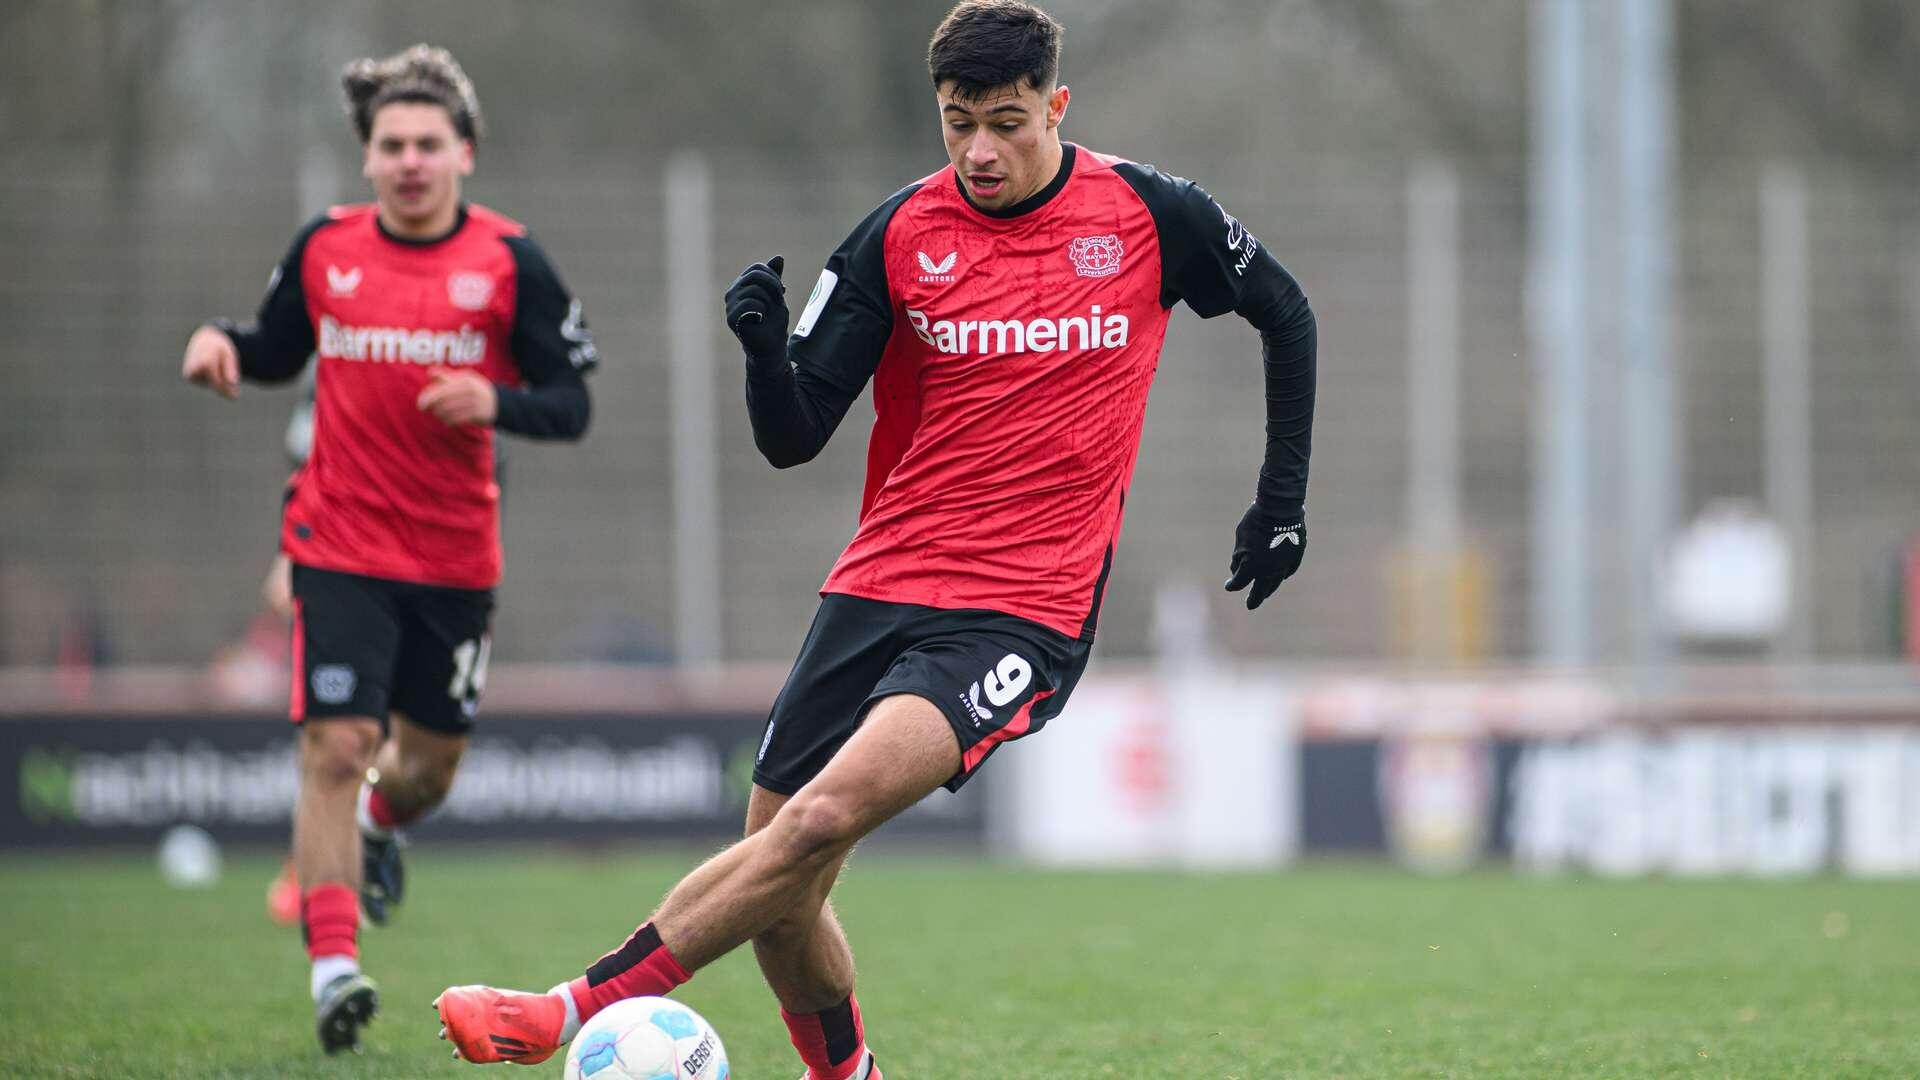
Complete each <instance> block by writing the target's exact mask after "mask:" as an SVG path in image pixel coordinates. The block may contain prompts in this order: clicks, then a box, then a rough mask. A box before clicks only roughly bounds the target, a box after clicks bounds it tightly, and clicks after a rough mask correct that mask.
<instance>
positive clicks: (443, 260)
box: [218, 205, 598, 589]
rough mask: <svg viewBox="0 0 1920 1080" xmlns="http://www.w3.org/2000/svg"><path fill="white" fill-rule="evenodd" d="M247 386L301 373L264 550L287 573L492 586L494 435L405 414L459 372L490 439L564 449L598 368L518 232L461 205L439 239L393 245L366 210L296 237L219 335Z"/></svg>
mask: <svg viewBox="0 0 1920 1080" xmlns="http://www.w3.org/2000/svg"><path fill="white" fill-rule="evenodd" d="M218 325H220V326H221V328H222V329H223V330H225V331H226V332H227V333H228V334H229V336H231V337H232V338H233V339H234V343H235V345H236V346H237V348H238V350H239V353H240V364H241V372H242V374H244V375H246V376H247V377H249V378H253V379H260V380H263V381H269V382H272V381H279V380H282V379H288V378H292V377H293V376H294V375H296V374H298V373H299V372H300V370H301V369H302V368H304V367H305V365H306V362H307V358H308V357H309V356H310V355H311V356H315V357H317V358H318V364H319V367H318V371H317V378H316V384H315V397H314V421H313V444H312V451H311V453H310V455H309V457H308V459H307V462H306V464H305V466H304V467H302V468H301V470H300V471H299V473H297V474H296V475H295V477H294V479H293V481H292V493H291V496H290V498H289V499H288V502H287V506H286V511H285V513H284V515H283V519H282V526H281V547H282V550H284V551H286V552H287V554H288V555H289V556H290V557H291V558H292V559H293V561H294V562H296V563H299V564H301V565H303V566H311V567H315V568H318V569H322V570H336V571H341V572H345V573H352V574H363V575H366V576H369V577H377V578H387V579H391V580H395V581H406V582H414V583H417V584H423V585H444V586H452V587H456V588H465V589H485V588H491V587H493V586H494V585H495V584H496V583H497V582H498V581H499V579H500V563H501V556H500V521H499V502H500V489H499V485H498V482H497V478H496V476H495V473H494V464H495V456H494V430H493V429H492V428H487V427H479V426H458V427H453V426H448V425H447V424H445V423H442V422H441V421H439V420H437V419H435V418H434V417H433V416H431V415H429V414H427V413H424V412H422V411H420V409H419V408H418V407H417V406H416V401H417V399H418V397H419V395H420V392H421V390H423V389H424V388H425V387H426V386H427V384H428V383H429V381H430V380H431V379H432V377H433V375H434V373H435V372H443V371H456V370H469V371H476V372H478V373H480V374H481V375H483V376H485V377H486V378H487V379H489V380H491V381H492V382H493V383H494V384H495V386H496V388H497V392H498V395H499V414H498V417H497V418H496V420H495V426H496V427H497V428H499V429H500V430H503V431H510V432H515V433H518V434H522V435H526V436H529V437H532V438H548V439H561V438H575V437H578V436H579V435H580V433H581V432H582V431H584V430H585V427H586V423H587V418H588V413H589V400H588V397H587V392H586V384H585V382H584V380H583V378H582V377H583V376H584V375H585V374H586V373H587V372H588V371H590V370H591V369H592V368H593V367H594V366H595V365H596V363H597V362H598V355H597V353H596V352H595V349H594V343H593V337H592V335H591V333H589V331H588V329H587V325H586V320H585V318H584V317H583V316H582V314H581V308H580V302H579V301H578V300H576V299H574V298H573V297H572V295H571V294H569V293H568V292H567V289H566V287H565V286H564V285H563V284H561V282H560V279H559V277H558V275H556V274H555V273H554V270H553V268H552V266H550V265H549V264H548V262H547V259H546V256H545V255H544V254H543V253H542V252H541V251H540V249H539V247H538V246H537V245H535V244H534V242H533V240H532V239H530V238H529V237H528V236H527V230H526V229H525V227H523V226H522V225H520V224H519V223H517V222H515V221H512V220H510V219H508V218H506V217H503V216H502V215H500V214H496V213H494V212H493V211H491V210H488V209H486V208H484V207H481V206H463V207H462V208H461V212H460V217H459V220H458V221H457V223H456V224H455V226H454V228H453V229H452V231H450V232H449V233H447V234H446V235H444V236H441V237H437V238H434V239H430V240H410V239H405V238H401V237H398V236H394V235H392V234H391V233H389V232H387V231H386V230H385V229H384V228H383V227H382V226H381V224H380V221H379V216H378V213H377V212H376V209H375V208H374V207H373V206H370V205H367V206H346V207H335V208H333V209H331V210H329V211H327V212H326V213H325V214H323V215H321V216H320V217H318V218H316V219H315V220H314V221H312V222H311V223H309V224H308V225H307V226H306V228H304V229H302V230H301V232H300V234H299V235H298V236H297V237H296V238H295V240H294V242H293V246H292V249H291V250H290V251H288V253H287V256H286V258H285V260H283V261H282V262H281V264H280V266H279V267H278V268H277V269H276V270H275V271H274V276H273V279H272V281H271V282H270V283H269V284H268V288H267V296H266V299H265V300H264V301H263V302H262V303H261V306H260V312H259V318H258V321H257V322H256V323H253V324H249V325H247V326H236V325H234V324H231V323H220V324H218Z"/></svg>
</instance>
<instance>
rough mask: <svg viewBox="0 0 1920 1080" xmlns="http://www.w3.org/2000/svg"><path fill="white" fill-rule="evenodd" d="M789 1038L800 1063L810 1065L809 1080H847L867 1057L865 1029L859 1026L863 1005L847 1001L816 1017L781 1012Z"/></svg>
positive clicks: (823, 1011) (850, 1000)
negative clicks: (798, 1054)
mask: <svg viewBox="0 0 1920 1080" xmlns="http://www.w3.org/2000/svg"><path fill="white" fill-rule="evenodd" d="M780 1019H782V1020H785V1021H786V1022H787V1034H788V1035H789V1036H791V1037H792V1039H793V1048H794V1049H795V1050H798V1051H800V1060H801V1061H804V1062H806V1063H807V1080H847V1078H848V1077H850V1076H852V1075H853V1074H854V1073H855V1072H856V1071H858V1070H859V1068H860V1061H861V1059H862V1058H864V1057H865V1056H866V1055H865V1053H864V1052H863V1051H865V1050H866V1048H867V1033H866V1028H864V1027H862V1026H861V1024H860V1003H859V1002H857V1001H855V1000H854V999H853V995H852V994H848V995H847V1000H845V1001H843V1002H841V1003H840V1004H838V1005H835V1006H833V1007H831V1008H827V1009H822V1010H820V1011H819V1012H817V1013H790V1012H788V1011H787V1010H785V1009H781V1010H780Z"/></svg>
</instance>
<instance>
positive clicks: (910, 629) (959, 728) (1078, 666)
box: [753, 593, 1093, 795]
mask: <svg viewBox="0 0 1920 1080" xmlns="http://www.w3.org/2000/svg"><path fill="white" fill-rule="evenodd" d="M1092 648H1093V644H1092V643H1091V642H1087V641H1078V640H1075V639H1073V638H1070V637H1067V636H1066V635H1064V634H1061V633H1060V632H1058V631H1055V630H1050V629H1048V628H1046V627H1044V626H1041V625H1040V624H1038V623H1033V622H1028V621H1027V620H1025V619H1019V618H1015V617H1014V616H1012V615H1003V614H1001V613H999V612H997V611H947V610H943V609H941V608H930V607H922V606H920V605H918V604H890V603H886V602H884V601H880V600H866V599H862V598H860V597H856V596H844V595H841V594H838V593H829V594H828V595H826V596H824V597H822V598H821V600H820V610H819V613H818V614H816V615H815V616H814V617H813V627H812V628H811V629H809V630H808V631H807V640H806V644H804V645H802V646H801V647H800V657H799V659H797V660H795V661H794V664H793V671H792V672H791V673H789V674H788V675H787V683H786V685H785V686H783V687H781V689H780V696H779V697H777V698H775V699H774V702H773V714H772V715H771V716H769V717H768V718H767V730H766V734H765V735H764V736H763V737H762V738H761V740H760V754H759V756H758V757H757V758H756V759H755V760H754V767H753V780H754V783H756V784H759V785H760V786H761V787H763V788H766V789H767V790H769V791H774V792H778V793H780V794H782V795H791V794H793V793H794V792H796V791H798V790H800V788H801V787H802V786H803V785H805V784H806V782H807V781H809V780H811V779H813V778H814V777H815V776H818V775H819V774H820V770H822V769H824V768H826V767H827V762H828V761H829V760H830V759H831V758H832V757H833V755H834V753H835V752H837V751H838V750H839V749H840V747H841V745H842V744H843V743H845V742H846V741H847V739H848V738H849V737H851V736H852V735H853V732H854V729H855V728H858V727H859V726H860V722H861V720H863V719H865V717H866V714H867V710H868V709H870V708H872V707H873V704H874V702H876V701H879V700H880V699H881V698H884V697H890V696H892V695H894V694H914V695H916V696H919V697H923V698H926V699H927V700H928V701H931V702H933V703H934V704H935V705H937V706H939V708H940V711H941V712H942V713H944V714H946V717H947V723H948V724H949V725H951V726H952V727H953V733H954V735H955V736H956V737H958V739H959V740H960V755H961V764H960V771H959V772H956V773H954V775H953V778H952V779H950V780H948V781H947V785H946V786H947V789H948V790H949V791H958V790H959V789H960V785H962V784H964V783H966V782H967V780H968V779H969V778H970V777H972V776H973V774H974V772H975V771H977V770H978V769H979V768H980V764H981V762H983V761H985V760H986V759H987V756H988V755H989V754H991V753H993V751H994V750H995V749H996V748H997V747H999V746H1000V744H1002V743H1005V742H1009V741H1011V740H1013V739H1017V738H1020V737H1021V736H1022V735H1028V734H1031V733H1033V732H1035V731H1039V730H1040V729H1041V727H1043V726H1045V724H1046V722H1047V721H1048V720H1051V719H1052V718H1054V717H1055V716H1058V715H1059V714H1060V710H1061V709H1062V708H1063V707H1064V706H1065V705H1066V703H1067V695H1069V694H1071V693H1072V692H1073V687H1074V684H1075V683H1077V682H1079V681H1080V673H1081V672H1082V671H1085V670H1086V666H1087V656H1088V654H1089V652H1090V651H1091V650H1092Z"/></svg>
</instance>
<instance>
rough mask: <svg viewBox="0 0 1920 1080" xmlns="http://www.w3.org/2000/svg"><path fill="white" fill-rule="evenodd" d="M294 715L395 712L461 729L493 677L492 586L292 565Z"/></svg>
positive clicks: (453, 731)
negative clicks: (413, 581)
mask: <svg viewBox="0 0 1920 1080" xmlns="http://www.w3.org/2000/svg"><path fill="white" fill-rule="evenodd" d="M293 605H294V606H293V676H294V678H293V701H292V705H291V709H290V712H291V714H292V716H293V721H294V722H295V723H302V722H304V721H306V720H310V719H313V720H318V719H323V718H326V717H331V716H371V717H373V718H375V719H377V720H379V721H380V723H381V726H382V727H383V728H384V727H385V725H386V722H387V714H388V713H389V712H397V713H401V714H403V715H404V716H406V718H407V719H408V720H411V721H412V722H414V723H416V724H419V725H420V726H421V727H424V728H427V729H428V730H431V731H437V732H440V733H441V734H445V735H465V734H466V733H467V732H468V731H470V730H472V728H473V718H474V716H475V715H476V714H477V713H478V712H479V711H480V691H481V690H482V689H484V688H485V686H486V682H487V652H488V650H489V648H490V647H491V644H492V642H491V639H490V638H489V637H488V635H487V627H488V621H489V619H490V618H491V617H492V615H493V590H491V589H450V588H444V587H441V586H437V585H414V584H410V583H408V582H404V581H387V580H385V579H383V578H373V577H363V576H361V575H359V574H342V573H338V572H336V571H332V570H316V569H314V568H313V567H310V566H301V565H299V564H298V563H296V564H294V567H293Z"/></svg>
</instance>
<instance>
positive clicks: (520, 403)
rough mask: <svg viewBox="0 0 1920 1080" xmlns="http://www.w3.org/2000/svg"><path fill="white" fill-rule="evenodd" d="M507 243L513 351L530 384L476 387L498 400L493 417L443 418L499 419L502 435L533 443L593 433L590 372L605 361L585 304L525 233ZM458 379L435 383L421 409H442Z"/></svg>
mask: <svg viewBox="0 0 1920 1080" xmlns="http://www.w3.org/2000/svg"><path fill="white" fill-rule="evenodd" d="M506 245H507V249H508V250H509V251H511V252H512V253H513V259H514V266H515V270H514V277H515V292H514V296H515V301H514V315H513V330H512V332H511V334H510V335H509V336H508V340H507V347H508V349H509V350H510V351H511V352H512V354H513V361H514V364H515V365H516V366H517V367H519V369H520V376H521V378H523V379H524V380H526V384H527V385H525V386H523V387H513V386H495V385H493V384H492V383H490V382H489V383H487V384H486V386H485V387H478V386H475V387H472V388H471V389H472V390H473V391H474V392H475V393H479V394H486V395H490V396H491V397H492V400H493V415H492V416H491V417H487V416H486V415H485V414H484V412H483V413H481V414H480V415H478V416H474V417H464V416H461V417H454V418H452V419H449V416H448V415H441V419H443V420H448V421H449V422H450V423H453V422H460V421H461V420H463V419H464V420H466V421H467V422H473V423H487V422H491V423H492V424H493V426H494V427H496V428H498V429H500V430H501V431H508V432H512V433H513V434H515V435H523V436H526V437H527V438H529V439H578V438H579V437H580V436H581V435H583V434H585V433H586V430H587V423H588V421H589V420H590V419H592V415H593V400H592V398H591V396H590V395H589V394H588V393H587V380H586V376H587V373H588V372H590V371H592V370H593V369H594V368H595V367H597V366H599V363H600V353H599V350H598V349H596V348H595V346H594V342H593V332H592V331H591V330H589V329H588V328H587V320H586V316H585V314H584V313H583V311H582V310H581V306H580V301H579V300H578V299H576V298H575V297H574V295H573V294H572V293H570V292H568V291H567V287H566V285H565V284H563V283H562V282H561V280H560V275H559V274H558V273H556V272H555V271H554V269H553V265H552V264H551V263H549V262H548V261H547V257H546V253H545V252H543V251H541V250H540V246H539V245H538V244H536V243H534V242H533V240H532V239H531V238H529V237H525V236H513V237H508V238H507V239H506ZM467 374H468V375H471V376H472V378H474V379H477V380H479V381H480V382H486V380H484V379H480V378H479V376H477V375H472V373H467ZM458 378H460V376H457V375H455V376H446V377H445V378H444V379H443V380H441V381H440V382H439V383H436V385H434V386H429V387H428V388H427V390H426V391H425V392H423V393H422V394H421V407H422V408H425V409H428V410H429V411H435V409H434V406H435V405H436V404H438V403H439V401H440V400H441V399H440V398H437V397H434V396H433V395H434V394H435V390H436V387H438V386H444V385H446V384H447V383H448V382H451V381H452V380H454V379H458ZM453 392H454V391H451V390H448V391H445V392H444V393H445V394H448V395H450V394H452V393H453ZM481 404H482V405H484V402H482V403H481Z"/></svg>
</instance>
